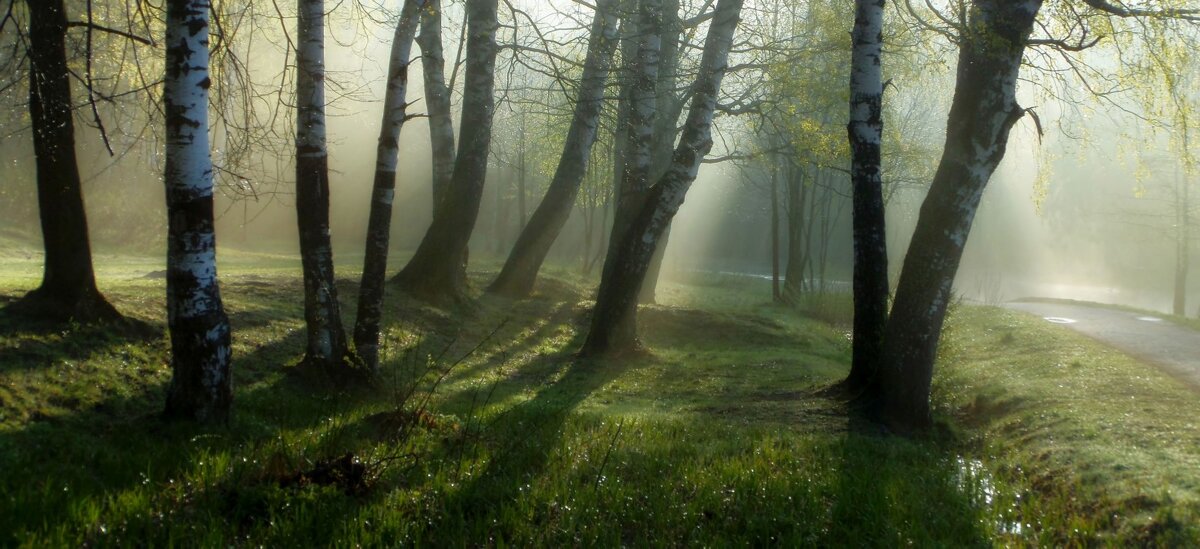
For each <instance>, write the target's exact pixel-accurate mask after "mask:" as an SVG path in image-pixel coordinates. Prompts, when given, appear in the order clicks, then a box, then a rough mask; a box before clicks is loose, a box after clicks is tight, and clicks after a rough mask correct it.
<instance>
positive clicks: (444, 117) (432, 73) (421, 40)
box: [417, 0, 455, 211]
mask: <svg viewBox="0 0 1200 549" xmlns="http://www.w3.org/2000/svg"><path fill="white" fill-rule="evenodd" d="M417 45H418V46H420V47H421V71H422V76H423V79H424V82H425V108H426V110H427V111H428V113H429V141H430V148H431V150H432V155H433V209H434V210H435V211H436V210H437V205H438V204H439V203H440V202H441V200H442V198H444V197H445V194H446V189H448V188H449V187H450V178H451V177H452V176H453V175H454V157H455V152H454V121H453V120H452V119H451V118H450V89H449V88H447V87H446V74H445V72H446V59H445V57H444V55H443V54H442V2H441V0H427V1H426V2H425V6H424V7H423V8H422V9H421V34H420V35H419V36H418V37H417Z"/></svg>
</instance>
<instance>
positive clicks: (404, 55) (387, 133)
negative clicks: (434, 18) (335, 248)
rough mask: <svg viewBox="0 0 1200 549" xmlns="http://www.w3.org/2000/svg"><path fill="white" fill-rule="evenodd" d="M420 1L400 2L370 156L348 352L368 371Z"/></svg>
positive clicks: (375, 354)
mask: <svg viewBox="0 0 1200 549" xmlns="http://www.w3.org/2000/svg"><path fill="white" fill-rule="evenodd" d="M424 6H425V1H424V0H406V1H405V2H404V8H403V9H402V10H401V11H400V21H399V22H398V23H397V24H396V32H395V35H394V36H393V37H392V53H391V57H390V59H389V61H388V78H387V90H386V92H385V93H384V98H383V121H382V123H381V124H380V128H379V145H378V147H377V148H376V151H375V181H374V185H373V190H372V193H371V213H370V215H369V217H368V220H367V244H366V253H365V257H364V259H363V273H362V282H361V284H360V285H359V294H358V314H357V316H356V319H355V324H354V348H355V350H356V351H357V352H358V356H359V358H361V359H362V360H363V363H364V364H365V365H366V366H367V367H368V368H370V369H372V370H375V369H377V368H378V366H379V323H380V319H381V317H382V308H383V287H384V276H385V274H386V270H387V257H388V242H389V237H390V235H391V225H392V199H393V198H394V196H395V189H396V164H397V161H398V158H399V153H400V130H401V128H403V126H404V122H405V120H406V119H407V117H408V112H407V111H408V109H407V108H406V107H407V104H406V103H405V97H406V95H407V92H408V65H409V57H410V54H411V53H412V43H413V35H415V34H416V32H417V21H418V20H419V18H420V10H421V9H422V8H424Z"/></svg>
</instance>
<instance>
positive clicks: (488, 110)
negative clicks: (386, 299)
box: [395, 0, 498, 303]
mask: <svg viewBox="0 0 1200 549" xmlns="http://www.w3.org/2000/svg"><path fill="white" fill-rule="evenodd" d="M496 3H497V2H496V0H468V2H467V34H468V37H467V56H466V57H467V59H466V76H465V81H464V83H463V84H464V85H463V111H462V118H463V121H464V123H463V124H461V131H462V136H461V140H460V141H459V143H458V154H457V158H456V159H455V161H454V175H453V177H452V178H451V180H450V188H449V191H448V193H447V195H446V197H445V200H443V201H442V202H441V203H439V204H438V205H437V208H436V210H435V212H434V216H433V223H432V224H431V225H430V227H429V230H428V231H426V233H425V237H424V238H423V239H422V240H421V244H420V245H419V246H418V247H417V251H416V253H415V254H414V255H413V258H412V259H411V260H410V261H409V262H408V265H406V266H405V267H404V269H403V270H402V271H401V272H400V274H398V275H396V279H395V280H396V281H397V282H398V283H399V284H400V285H401V286H403V287H404V288H405V289H406V290H407V291H408V292H409V293H410V294H412V295H413V296H415V297H417V298H420V299H424V300H426V301H431V302H435V303H463V302H465V300H466V298H467V270H466V262H465V261H464V258H465V257H466V253H467V243H468V241H469V240H470V238H471V231H472V230H474V228H475V222H476V218H477V217H478V215H479V203H480V201H481V199H482V196H483V183H484V179H485V177H486V176H487V164H488V147H489V145H490V144H491V138H492V116H493V114H494V113H495V96H494V92H495V69H496V51H497V47H496V29H497V27H498V23H497V19H496Z"/></svg>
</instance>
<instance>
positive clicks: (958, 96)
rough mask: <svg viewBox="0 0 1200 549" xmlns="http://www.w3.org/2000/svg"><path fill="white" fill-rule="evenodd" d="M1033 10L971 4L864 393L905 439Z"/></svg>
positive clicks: (1012, 116)
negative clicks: (869, 389)
mask: <svg viewBox="0 0 1200 549" xmlns="http://www.w3.org/2000/svg"><path fill="white" fill-rule="evenodd" d="M1041 6H1042V2H1041V1H1040V0H1024V1H1013V0H976V1H975V2H974V4H973V6H972V9H971V14H970V17H969V21H968V22H967V25H966V29H967V30H966V31H964V35H963V36H962V37H961V39H960V45H959V59H958V75H957V82H956V84H955V92H954V100H953V102H952V104H951V107H950V114H949V118H948V121H947V128H946V144H945V148H944V150H943V153H942V159H941V161H940V163H939V165H938V169H937V172H936V174H935V175H934V179H933V183H932V185H931V186H930V188H929V194H928V195H927V196H926V198H925V201H924V203H923V204H922V205H921V212H920V217H919V219H918V221H917V227H916V230H915V232H914V235H913V240H912V243H911V244H910V245H909V249H908V254H907V256H906V257H905V259H904V267H903V269H902V271H901V274H900V281H899V284H898V286H897V289H896V298H895V302H894V304H893V305H892V311H891V316H890V317H889V318H888V322H887V328H886V331H885V334H884V353H883V356H884V357H885V359H884V361H883V362H882V364H881V368H880V371H879V374H878V375H877V376H876V381H875V382H874V383H873V384H872V386H873V390H874V392H876V394H877V396H878V400H877V401H876V403H877V408H876V409H875V411H874V413H876V414H877V415H878V418H877V419H880V420H881V421H882V422H883V423H884V424H885V425H887V426H889V427H890V428H891V429H892V430H893V431H896V432H899V433H908V432H914V431H919V430H923V429H925V428H927V427H928V426H929V424H930V422H931V416H930V408H929V390H930V384H931V382H932V379H933V362H934V358H935V356H936V352H937V345H938V340H939V338H940V336H941V329H942V324H943V322H944V320H945V317H946V307H947V306H948V305H949V302H950V299H951V287H952V285H953V283H954V275H955V273H956V272H957V270H958V265H959V261H960V260H961V259H962V252H963V247H964V246H965V245H966V243H967V235H968V233H969V232H970V229H971V222H972V221H973V220H974V217H975V212H976V210H977V209H978V207H979V201H980V198H981V197H982V195H983V190H984V188H985V187H986V186H987V182H988V179H990V178H991V175H992V173H993V172H994V171H995V169H996V166H997V165H999V163H1000V160H1001V159H1002V158H1004V153H1005V151H1006V148H1007V144H1008V135H1009V131H1010V130H1011V129H1012V127H1013V125H1014V124H1015V123H1016V122H1017V120H1019V119H1020V118H1021V116H1023V115H1024V112H1025V111H1024V110H1023V109H1022V108H1021V107H1020V106H1019V105H1018V104H1017V102H1016V86H1017V77H1018V74H1019V71H1020V67H1021V58H1022V55H1023V53H1024V51H1025V45H1026V41H1027V39H1028V37H1029V33H1030V31H1031V29H1032V27H1033V22H1034V19H1035V17H1036V16H1037V13H1038V11H1039V10H1040V8H1041Z"/></svg>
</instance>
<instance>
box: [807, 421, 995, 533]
mask: <svg viewBox="0 0 1200 549" xmlns="http://www.w3.org/2000/svg"><path fill="white" fill-rule="evenodd" d="M841 444H842V447H841V453H842V457H841V464H840V469H839V473H838V481H837V486H836V493H835V494H834V497H835V500H834V502H833V508H832V512H831V524H830V527H829V528H828V530H827V537H826V539H825V540H823V541H822V542H821V543H820V545H822V546H829V547H897V546H901V545H916V546H918V547H924V546H940V547H947V546H949V547H991V546H992V545H993V544H992V541H991V531H990V530H989V529H988V528H987V527H986V526H987V524H988V522H987V520H988V519H987V517H988V516H989V515H988V512H987V509H986V502H985V501H983V497H982V495H983V493H984V491H985V490H986V489H987V487H984V488H982V489H981V486H980V482H986V479H981V478H979V477H978V476H977V475H976V471H973V470H971V468H970V467H964V464H968V463H969V460H966V459H964V458H962V457H961V456H959V455H958V454H956V453H955V452H954V451H953V445H952V444H951V443H949V442H947V441H943V440H934V439H920V440H908V439H901V438H898V437H895V436H889V435H887V434H884V433H883V432H882V431H881V428H880V427H879V426H877V425H874V424H871V423H869V422H867V421H866V420H864V419H863V418H862V417H860V416H858V414H853V413H852V414H851V428H850V430H849V432H848V433H847V434H846V436H845V437H844V438H843V439H842V443H841Z"/></svg>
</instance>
